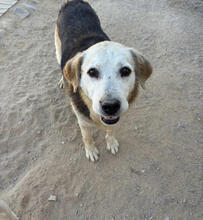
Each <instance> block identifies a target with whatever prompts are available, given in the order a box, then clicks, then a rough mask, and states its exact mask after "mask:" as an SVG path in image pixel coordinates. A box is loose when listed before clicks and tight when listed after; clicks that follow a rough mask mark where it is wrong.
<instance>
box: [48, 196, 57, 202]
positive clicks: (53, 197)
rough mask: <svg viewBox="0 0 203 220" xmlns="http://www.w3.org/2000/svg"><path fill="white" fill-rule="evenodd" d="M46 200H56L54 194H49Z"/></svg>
mask: <svg viewBox="0 0 203 220" xmlns="http://www.w3.org/2000/svg"><path fill="white" fill-rule="evenodd" d="M48 201H53V202H56V196H54V195H50V197H49V198H48Z"/></svg>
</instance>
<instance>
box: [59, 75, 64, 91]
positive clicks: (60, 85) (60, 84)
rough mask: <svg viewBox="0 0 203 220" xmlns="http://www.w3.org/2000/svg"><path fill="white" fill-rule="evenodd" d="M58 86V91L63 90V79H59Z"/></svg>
mask: <svg viewBox="0 0 203 220" xmlns="http://www.w3.org/2000/svg"><path fill="white" fill-rule="evenodd" d="M58 86H59V88H60V89H63V88H64V79H63V76H62V77H61V79H60V81H59V82H58Z"/></svg>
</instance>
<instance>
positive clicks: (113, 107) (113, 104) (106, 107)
mask: <svg viewBox="0 0 203 220" xmlns="http://www.w3.org/2000/svg"><path fill="white" fill-rule="evenodd" d="M100 103H101V107H102V110H103V111H104V112H105V113H106V114H107V115H114V114H115V113H117V112H118V110H119V109H120V107H121V103H120V101H118V100H116V99H113V100H104V101H100Z"/></svg>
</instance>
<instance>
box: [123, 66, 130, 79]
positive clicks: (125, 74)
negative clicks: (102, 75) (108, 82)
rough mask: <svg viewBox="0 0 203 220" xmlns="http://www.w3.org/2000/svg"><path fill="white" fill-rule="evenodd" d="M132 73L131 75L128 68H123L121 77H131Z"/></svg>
mask: <svg viewBox="0 0 203 220" xmlns="http://www.w3.org/2000/svg"><path fill="white" fill-rule="evenodd" d="M130 73H131V69H129V68H128V67H122V68H121V69H120V74H121V77H126V76H129V75H130Z"/></svg>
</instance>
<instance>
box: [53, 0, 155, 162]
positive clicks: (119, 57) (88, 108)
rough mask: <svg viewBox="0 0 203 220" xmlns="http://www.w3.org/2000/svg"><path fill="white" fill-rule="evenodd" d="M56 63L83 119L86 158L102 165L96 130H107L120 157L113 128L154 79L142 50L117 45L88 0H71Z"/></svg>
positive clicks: (63, 14) (63, 12)
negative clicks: (95, 127)
mask: <svg viewBox="0 0 203 220" xmlns="http://www.w3.org/2000/svg"><path fill="white" fill-rule="evenodd" d="M55 47H56V58H57V61H58V63H59V65H60V66H61V70H62V79H61V80H60V82H59V86H60V87H61V88H62V87H64V88H65V90H66V91H67V93H68V96H69V97H70V102H71V106H72V109H73V111H74V113H75V115H76V117H77V119H78V124H79V127H80V129H81V133H82V138H83V142H84V145H85V151H86V157H87V158H88V159H89V160H90V161H93V162H94V161H97V160H98V158H99V151H98V149H97V148H96V146H95V143H94V140H93V137H92V131H93V129H94V126H97V127H100V128H102V129H104V130H105V131H106V136H105V138H106V143H107V149H108V150H109V151H110V152H111V153H112V154H116V153H117V152H118V146H119V144H118V141H117V140H116V138H115V134H114V125H116V124H117V123H118V122H119V119H120V117H122V116H123V115H124V113H125V112H126V111H127V110H128V109H129V106H130V105H131V103H132V102H133V101H134V100H135V99H136V97H137V95H138V90H139V87H140V86H141V87H143V88H144V83H145V81H146V80H147V79H148V78H149V77H150V75H151V74H152V66H151V64H150V62H149V61H148V60H147V59H146V58H145V57H144V56H143V55H142V54H141V53H139V52H138V51H136V50H135V49H133V48H129V47H126V46H124V45H122V44H119V43H116V42H113V41H111V40H110V38H109V37H108V36H107V35H106V34H105V32H104V31H103V30H102V28H101V25H100V20H99V18H98V16H97V14H96V12H95V11H94V9H93V8H92V7H91V6H90V4H89V3H88V2H87V1H86V0H69V1H67V2H66V3H65V4H64V5H63V6H62V8H61V9H60V11H59V14H58V19H57V23H56V28H55Z"/></svg>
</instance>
